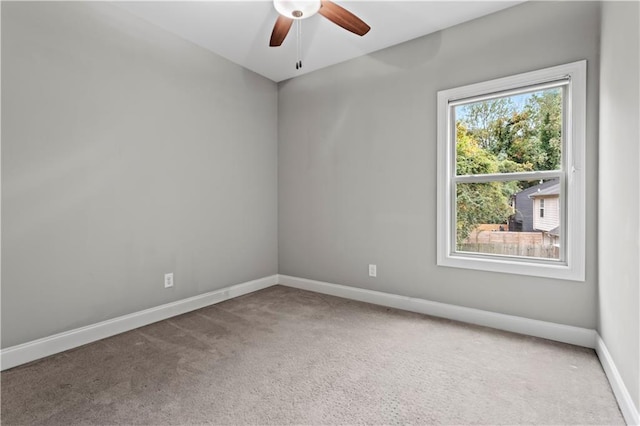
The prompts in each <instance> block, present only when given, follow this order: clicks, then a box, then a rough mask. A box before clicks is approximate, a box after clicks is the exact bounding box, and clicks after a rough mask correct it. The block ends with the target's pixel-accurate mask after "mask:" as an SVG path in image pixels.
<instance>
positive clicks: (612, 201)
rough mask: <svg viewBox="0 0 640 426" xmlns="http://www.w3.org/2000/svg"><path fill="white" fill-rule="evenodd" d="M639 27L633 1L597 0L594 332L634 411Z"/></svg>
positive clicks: (638, 341)
mask: <svg viewBox="0 0 640 426" xmlns="http://www.w3.org/2000/svg"><path fill="white" fill-rule="evenodd" d="M638 28H640V5H639V4H638V3H637V2H628V3H620V2H604V3H603V5H602V45H601V63H600V67H601V80H600V173H599V185H600V186H599V191H600V199H599V209H598V214H599V216H600V223H601V224H603V225H602V226H601V227H600V232H599V236H598V238H599V250H598V256H599V259H600V264H599V306H598V308H599V309H598V310H599V321H598V332H599V333H600V336H601V337H602V339H603V340H604V342H605V344H606V346H607V348H608V349H609V352H610V353H611V356H612V357H613V360H614V362H615V364H616V367H617V368H618V370H619V372H620V375H621V376H622V379H623V380H624V382H625V385H626V387H627V389H628V390H629V392H630V394H631V397H632V398H633V401H634V403H635V404H636V408H638V409H639V410H640V294H639V287H640V270H639V269H638V268H639V265H638V259H640V247H639V246H638V245H639V244H640V226H639V223H638V221H639V220H640V202H639V201H638V200H639V199H640V197H639V196H640V192H638V188H640V173H639V172H638V164H639V163H640V149H639V148H638V144H639V141H640V126H639V124H638V120H639V118H640V84H639V80H640V69H639V68H640V67H639V64H640V54H639V52H640V42H639V39H640V33H639V30H638Z"/></svg>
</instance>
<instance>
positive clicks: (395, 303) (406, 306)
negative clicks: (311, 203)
mask: <svg viewBox="0 0 640 426" xmlns="http://www.w3.org/2000/svg"><path fill="white" fill-rule="evenodd" d="M278 283H280V284H281V285H285V286H288V287H295V288H299V289H303V290H309V291H315V292H316V293H323V294H330V295H332V296H338V297H344V298H346V299H353V300H358V301H361V302H368V303H373V304H376V305H382V306H388V307H391V308H397V309H403V310H405V311H411V312H418V313H421V314H426V315H432V316H435V317H441V318H447V319H452V320H456V321H462V322H466V323H471V324H477V325H482V326H486V327H491V328H496V329H499V330H505V331H511V332H514V333H520V334H526V335H528V336H535V337H542V338H544V339H549V340H555V341H557V342H563V343H570V344H573V345H578V346H584V347H587V348H592V349H593V348H595V345H596V336H597V333H596V331H595V330H590V329H587V328H581V327H574V326H570V325H563V324H556V323H552V322H546V321H539V320H534V319H529V318H522V317H517V316H513V315H505V314H498V313H495V312H489V311H483V310H480V309H473V308H466V307H463V306H456V305H449V304H446V303H440V302H432V301H430V300H425V299H418V298H414V297H407V296H398V295H395V294H390V293H383V292H380V291H373V290H366V289H362V288H356V287H349V286H344V285H339V284H331V283H326V282H322V281H314V280H309V279H306V278H297V277H292V276H288V275H278Z"/></svg>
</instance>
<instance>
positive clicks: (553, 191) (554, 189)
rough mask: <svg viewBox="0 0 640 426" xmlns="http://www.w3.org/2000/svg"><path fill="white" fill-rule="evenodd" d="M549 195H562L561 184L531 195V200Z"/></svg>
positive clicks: (558, 183) (557, 183)
mask: <svg viewBox="0 0 640 426" xmlns="http://www.w3.org/2000/svg"><path fill="white" fill-rule="evenodd" d="M549 195H560V182H556V183H555V184H554V185H551V186H549V187H547V188H544V189H538V190H537V191H535V192H533V193H532V194H531V195H529V198H536V197H545V196H549Z"/></svg>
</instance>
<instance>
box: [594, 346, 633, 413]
mask: <svg viewBox="0 0 640 426" xmlns="http://www.w3.org/2000/svg"><path fill="white" fill-rule="evenodd" d="M596 353H597V354H598V358H599V359H600V364H602V368H603V369H604V372H605V374H606V375H607V379H609V383H610V384H611V389H613V394H614V395H615V396H616V400H617V401H618V406H619V407H620V411H622V415H623V416H624V420H625V421H626V422H627V424H628V425H640V413H638V409H637V408H636V406H635V404H634V403H633V399H632V398H631V394H629V390H628V389H627V387H626V386H625V384H624V382H623V381H622V377H621V376H620V373H619V372H618V368H617V367H616V364H615V363H614V362H613V358H612V357H611V354H610V353H609V350H608V349H607V346H606V345H605V343H604V340H602V337H600V335H598V336H597V339H596Z"/></svg>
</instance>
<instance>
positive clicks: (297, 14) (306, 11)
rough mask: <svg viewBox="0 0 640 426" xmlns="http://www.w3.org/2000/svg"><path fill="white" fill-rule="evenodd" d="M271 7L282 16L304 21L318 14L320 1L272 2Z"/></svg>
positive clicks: (287, 0)
mask: <svg viewBox="0 0 640 426" xmlns="http://www.w3.org/2000/svg"><path fill="white" fill-rule="evenodd" d="M273 6H274V7H275V8H276V10H277V11H278V13H279V14H280V15H282V16H286V17H287V18H291V19H305V18H309V17H311V16H313V15H315V14H316V13H318V11H319V10H320V6H321V0H273Z"/></svg>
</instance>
